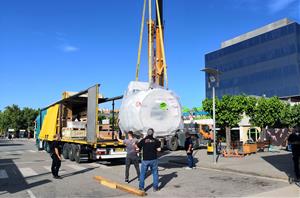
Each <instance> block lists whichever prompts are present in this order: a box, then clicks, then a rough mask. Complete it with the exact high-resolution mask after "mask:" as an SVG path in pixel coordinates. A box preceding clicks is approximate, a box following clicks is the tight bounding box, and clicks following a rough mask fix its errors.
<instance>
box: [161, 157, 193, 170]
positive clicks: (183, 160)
mask: <svg viewBox="0 0 300 198" xmlns="http://www.w3.org/2000/svg"><path fill="white" fill-rule="evenodd" d="M197 163H198V159H197V158H195V157H194V165H195V166H196V164H197ZM158 166H160V167H163V168H183V167H187V156H182V155H178V156H165V157H164V158H163V161H162V162H161V163H159V164H158Z"/></svg>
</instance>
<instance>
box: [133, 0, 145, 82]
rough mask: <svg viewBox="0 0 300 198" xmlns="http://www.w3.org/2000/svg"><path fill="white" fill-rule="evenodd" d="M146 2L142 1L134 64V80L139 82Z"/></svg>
mask: <svg viewBox="0 0 300 198" xmlns="http://www.w3.org/2000/svg"><path fill="white" fill-rule="evenodd" d="M146 1H147V0H144V6H143V16H142V24H141V31H140V41H139V50H138V59H137V63H136V72H135V80H136V81H138V80H139V71H140V64H141V51H142V43H143V31H144V23H145V13H146Z"/></svg>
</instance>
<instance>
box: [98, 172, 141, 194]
mask: <svg viewBox="0 0 300 198" xmlns="http://www.w3.org/2000/svg"><path fill="white" fill-rule="evenodd" d="M94 179H95V180H97V181H99V183H100V184H102V185H103V186H106V187H109V188H112V189H120V190H122V191H124V192H128V193H131V194H135V195H137V196H141V197H142V196H145V195H146V193H145V192H144V191H141V190H139V189H137V188H135V187H132V186H129V185H126V184H121V183H118V182H114V181H112V180H110V179H106V178H104V177H102V176H95V177H94Z"/></svg>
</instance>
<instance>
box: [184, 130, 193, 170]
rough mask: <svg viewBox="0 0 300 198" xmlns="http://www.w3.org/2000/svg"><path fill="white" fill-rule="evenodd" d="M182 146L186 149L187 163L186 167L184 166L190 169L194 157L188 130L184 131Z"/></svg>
mask: <svg viewBox="0 0 300 198" xmlns="http://www.w3.org/2000/svg"><path fill="white" fill-rule="evenodd" d="M184 148H185V151H186V155H187V162H188V163H187V164H188V167H186V169H187V170H191V169H193V167H194V157H193V141H192V138H191V135H190V133H189V132H186V133H185V143H184Z"/></svg>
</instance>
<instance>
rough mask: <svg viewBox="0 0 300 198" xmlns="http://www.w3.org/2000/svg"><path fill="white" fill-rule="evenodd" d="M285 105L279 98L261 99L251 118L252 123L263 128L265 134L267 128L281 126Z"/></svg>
mask: <svg viewBox="0 0 300 198" xmlns="http://www.w3.org/2000/svg"><path fill="white" fill-rule="evenodd" d="M283 108H284V103H283V102H282V101H280V100H279V98H278V97H272V98H264V97H262V98H259V99H258V100H257V104H256V106H255V108H254V113H253V114H252V115H251V117H250V123H251V124H252V125H254V126H258V127H260V128H261V130H262V131H263V133H264V134H265V132H266V128H267V127H275V126H276V125H277V126H278V125H280V123H281V118H282V109H283Z"/></svg>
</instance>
